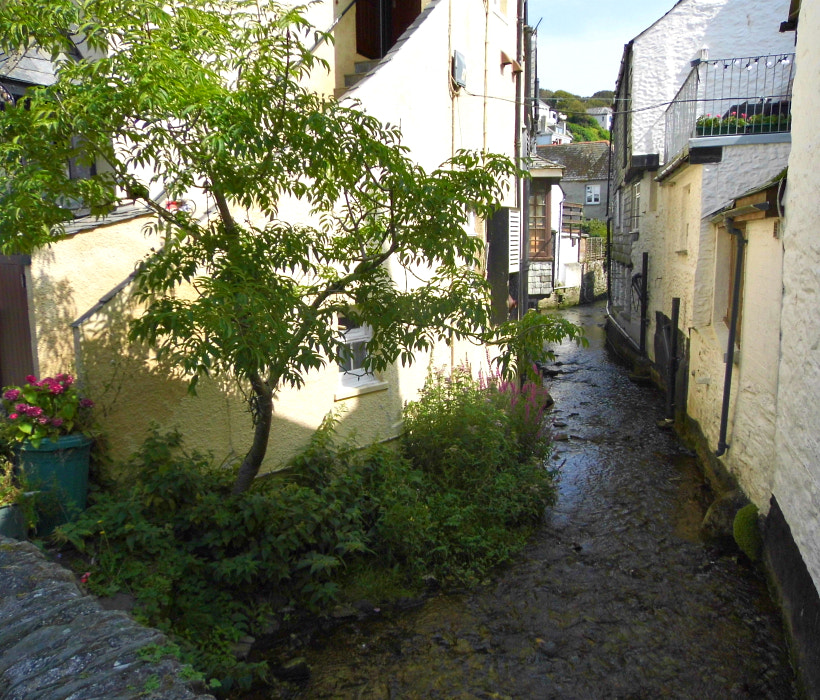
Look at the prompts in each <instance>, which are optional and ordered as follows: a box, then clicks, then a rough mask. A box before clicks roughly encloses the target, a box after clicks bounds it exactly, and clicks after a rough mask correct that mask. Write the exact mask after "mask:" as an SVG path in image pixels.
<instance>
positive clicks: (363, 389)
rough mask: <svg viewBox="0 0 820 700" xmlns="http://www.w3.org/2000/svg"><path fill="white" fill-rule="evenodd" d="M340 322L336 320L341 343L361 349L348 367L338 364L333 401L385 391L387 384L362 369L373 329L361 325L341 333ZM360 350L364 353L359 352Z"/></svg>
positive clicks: (341, 320)
mask: <svg viewBox="0 0 820 700" xmlns="http://www.w3.org/2000/svg"><path fill="white" fill-rule="evenodd" d="M342 322H343V319H341V318H339V319H337V328H338V329H339V335H340V336H341V342H342V343H343V344H344V345H346V346H348V347H351V348H352V347H353V346H356V345H359V346H362V347H360V348H359V350H360V352H358V353H356V354H354V355H353V356H352V357H351V360H350V363H349V367H345V364H344V363H342V362H339V363H338V368H339V386H338V388H337V389H336V394H335V397H334V400H335V401H342V400H344V399H350V398H354V397H356V396H361V395H362V394H369V393H371V392H374V391H382V390H386V389H387V388H388V384H387V382H385V381H382V380H381V379H380V378H379V377H377V376H376V375H375V374H374V373H373V372H369V371H367V370H366V369H365V368H364V367H362V364H363V360H364V358H365V357H366V356H367V353H366V346H367V343H368V342H369V341H370V339H371V338H372V337H373V329H372V328H371V327H370V326H368V325H362V326H352V327H350V328H348V329H347V330H344V331H343V330H342V328H343V326H342ZM362 350H363V351H364V352H361V351H362Z"/></svg>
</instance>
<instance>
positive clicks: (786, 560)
mask: <svg viewBox="0 0 820 700" xmlns="http://www.w3.org/2000/svg"><path fill="white" fill-rule="evenodd" d="M799 5H800V3H799V2H793V3H791V4H790V3H789V2H788V1H787V0H782V1H780V2H763V1H759V2H755V1H754V0H753V1H752V2H737V1H735V0H711V1H702V0H681V1H680V2H678V3H677V4H676V5H675V6H674V7H673V8H672V9H671V10H670V11H669V12H668V13H667V14H666V15H665V16H664V17H662V18H661V19H659V20H658V21H657V22H656V23H655V24H653V25H652V26H651V27H649V28H648V29H647V30H645V31H644V32H643V33H641V34H640V35H639V36H637V37H636V38H635V39H633V40H632V41H631V42H629V44H627V45H626V47H625V51H624V55H623V60H622V63H621V70H620V74H619V79H618V85H617V89H616V97H615V105H616V110H615V114H614V122H613V147H614V150H613V165H614V167H613V171H614V176H613V195H612V209H611V215H612V232H613V235H612V254H611V258H612V262H611V269H610V274H611V285H612V294H611V298H610V303H609V307H608V334H609V337H610V339H611V341H612V342H613V344H614V345H616V346H617V347H619V348H620V349H621V350H622V352H624V354H627V355H629V356H631V357H632V358H633V359H635V360H636V366H637V367H638V368H639V369H642V370H644V371H646V372H648V373H649V374H650V375H652V376H653V377H654V379H655V380H656V382H657V383H659V384H661V385H662V386H663V387H664V388H665V389H666V392H667V410H666V415H665V416H664V417H665V418H666V419H667V420H668V421H669V422H670V423H671V422H672V421H675V422H676V425H677V426H678V427H679V428H680V429H682V430H684V431H685V432H686V434H687V435H688V436H689V438H690V439H691V440H692V441H693V444H694V445H695V446H696V447H697V448H698V451H699V455H700V457H701V461H702V463H703V464H704V466H705V468H706V470H707V474H708V475H709V477H710V479H711V482H712V484H713V486H714V487H715V489H716V490H717V491H718V492H725V491H732V492H735V493H736V494H739V495H740V496H741V497H742V498H744V499H747V500H748V501H749V502H751V503H753V504H754V505H755V506H756V507H757V509H758V511H759V513H760V515H761V527H762V529H763V531H764V533H765V539H766V542H767V544H766V547H765V550H764V555H765V557H766V560H767V563H768V566H769V569H770V572H772V573H773V577H774V580H776V581H777V585H778V587H779V590H780V594H781V601H782V603H783V609H784V614H785V616H786V619H787V622H788V623H789V625H790V627H791V631H792V635H793V638H794V640H795V656H796V657H797V658H799V659H800V672H801V674H802V677H803V685H804V687H805V689H806V692H807V694H808V696H809V697H816V696H817V694H818V692H820V690H819V689H820V684H819V683H818V672H817V670H816V669H818V668H820V660H818V651H817V650H818V649H820V645H818V643H817V640H818V639H820V598H818V595H817V591H818V590H820V573H818V572H820V569H818V566H820V550H818V547H817V535H818V533H820V529H818V528H819V527H820V525H818V524H819V523H820V501H819V500H818V498H817V494H818V493H820V491H818V488H819V485H820V474H818V472H817V470H816V469H815V467H814V464H816V463H817V461H818V456H820V454H818V450H817V442H816V440H815V439H814V435H815V434H816V430H815V426H814V425H813V424H812V423H811V420H812V419H810V418H808V416H809V415H813V414H811V412H810V411H808V412H807V410H806V409H807V407H808V406H811V405H813V404H814V403H815V402H816V399H817V397H818V396H820V382H818V381H817V378H816V377H815V376H814V373H813V370H812V367H813V365H812V361H811V360H810V358H809V355H808V354H807V346H806V342H808V339H809V338H811V337H814V336H816V335H817V329H818V328H820V323H818V321H817V319H815V318H814V315H813V312H809V309H810V308H815V307H816V306H817V294H818V291H817V289H818V288H817V286H816V285H814V284H812V283H811V279H812V275H813V272H810V269H811V270H813V269H814V267H815V266H816V262H815V261H814V260H813V257H812V250H813V248H814V247H815V246H814V245H813V244H812V243H811V242H810V240H809V238H808V235H809V234H808V228H807V227H809V226H810V225H809V224H808V223H807V222H808V221H809V220H811V218H813V216H814V214H813V213H811V214H810V213H809V211H808V209H812V211H813V210H814V209H816V205H814V204H813V203H810V202H811V200H812V198H811V196H810V195H809V194H808V192H809V190H810V189H811V188H812V187H816V177H815V176H814V174H813V173H811V172H809V166H808V161H807V158H811V156H810V155H809V154H811V153H816V150H817V143H816V142H817V139H816V138H814V137H813V136H812V133H813V132H812V129H811V127H810V126H809V125H808V122H810V121H811V114H812V112H811V109H812V107H813V106H815V102H816V101H817V83H816V77H817V53H816V50H815V48H814V47H815V46H816V42H817V37H818V14H817V3H814V2H813V3H804V7H803V9H802V11H801V9H800V7H799ZM798 18H799V19H800V20H801V21H800V25H799V26H800V31H799V32H798V40H797V53H796V54H795V34H794V32H793V31H792V30H793V29H794V28H795V26H796V25H797V19H798ZM804 20H805V21H804ZM625 106H628V108H626V107H625ZM801 122H802V128H801V129H800V130H798V127H801ZM787 166H788V171H787ZM790 231H791V233H790ZM798 317H799V320H798ZM798 376H799V377H800V378H799V379H798ZM798 404H799V406H798ZM810 533H811V534H810Z"/></svg>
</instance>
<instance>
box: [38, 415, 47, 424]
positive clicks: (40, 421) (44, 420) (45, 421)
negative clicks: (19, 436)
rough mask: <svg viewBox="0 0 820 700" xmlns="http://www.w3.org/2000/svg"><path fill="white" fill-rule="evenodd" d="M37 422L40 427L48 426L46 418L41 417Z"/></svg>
mask: <svg viewBox="0 0 820 700" xmlns="http://www.w3.org/2000/svg"><path fill="white" fill-rule="evenodd" d="M37 422H38V423H39V424H40V425H48V418H46V417H45V416H40V417H39V418H38V419H37Z"/></svg>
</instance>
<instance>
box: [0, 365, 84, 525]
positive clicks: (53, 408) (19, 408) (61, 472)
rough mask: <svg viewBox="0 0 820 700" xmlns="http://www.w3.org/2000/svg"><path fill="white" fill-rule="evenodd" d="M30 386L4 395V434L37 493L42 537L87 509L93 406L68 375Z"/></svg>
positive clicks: (8, 389) (31, 379)
mask: <svg viewBox="0 0 820 700" xmlns="http://www.w3.org/2000/svg"><path fill="white" fill-rule="evenodd" d="M26 381H27V383H26V384H25V385H23V386H21V387H17V386H12V387H6V388H5V389H4V390H3V395H2V401H3V408H4V411H5V417H4V418H3V434H4V437H5V438H6V439H7V440H9V442H11V443H12V445H13V448H14V452H15V455H16V462H17V469H18V470H19V472H20V474H21V476H22V477H23V478H24V479H25V480H26V482H27V483H28V486H29V488H31V489H32V490H34V491H35V492H37V499H36V501H37V502H36V507H37V515H38V534H41V535H47V534H50V533H51V531H52V530H53V529H54V528H55V527H56V526H57V525H60V524H62V523H64V522H67V521H68V520H69V519H70V518H71V517H72V516H74V515H75V514H76V513H78V512H80V511H82V510H84V509H85V503H86V497H87V494H88V468H89V462H90V456H91V443H92V439H91V438H90V437H89V436H88V435H87V434H86V433H87V432H88V430H89V428H90V425H91V408H92V406H93V405H94V404H93V402H92V401H91V400H90V399H86V398H83V397H81V396H80V395H79V393H78V392H77V389H76V387H75V386H74V379H73V377H71V376H70V375H68V374H58V375H56V376H55V377H46V378H45V379H42V380H40V381H38V380H37V378H36V377H33V376H28V377H26Z"/></svg>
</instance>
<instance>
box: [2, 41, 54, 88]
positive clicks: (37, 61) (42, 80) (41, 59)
mask: <svg viewBox="0 0 820 700" xmlns="http://www.w3.org/2000/svg"><path fill="white" fill-rule="evenodd" d="M4 78H6V79H9V80H14V81H16V82H19V83H25V84H27V85H51V84H52V83H54V82H55V80H56V76H55V73H54V64H53V63H52V61H51V59H50V58H49V57H48V56H47V55H46V54H45V52H44V51H42V50H40V49H38V48H32V49H29V50H28V51H26V53H24V54H22V55H21V54H8V53H5V52H3V51H0V81H2V80H3V79H4Z"/></svg>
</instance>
